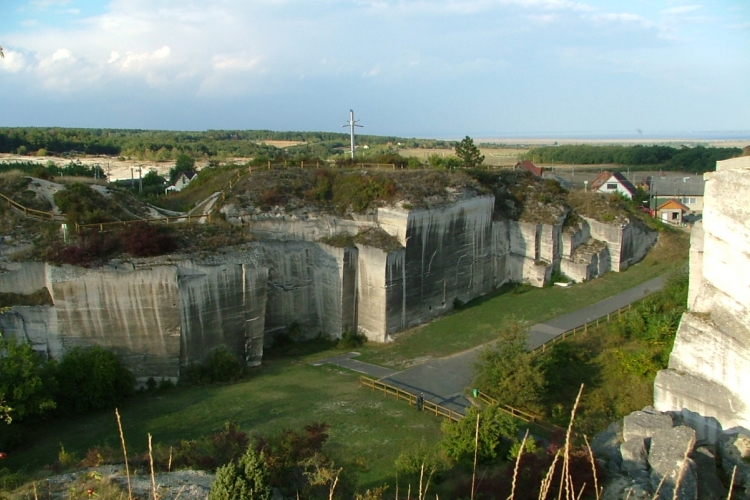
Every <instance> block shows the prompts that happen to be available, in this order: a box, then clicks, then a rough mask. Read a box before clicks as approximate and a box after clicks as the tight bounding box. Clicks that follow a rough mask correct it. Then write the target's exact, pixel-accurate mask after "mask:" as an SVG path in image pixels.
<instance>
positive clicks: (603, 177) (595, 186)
mask: <svg viewBox="0 0 750 500" xmlns="http://www.w3.org/2000/svg"><path fill="white" fill-rule="evenodd" d="M610 177H612V172H610V171H609V170H605V171H604V172H599V175H597V176H596V177H594V180H592V181H591V184H590V186H589V189H591V190H592V191H599V188H600V187H602V186H603V185H604V183H605V182H607V179H609V178H610Z"/></svg>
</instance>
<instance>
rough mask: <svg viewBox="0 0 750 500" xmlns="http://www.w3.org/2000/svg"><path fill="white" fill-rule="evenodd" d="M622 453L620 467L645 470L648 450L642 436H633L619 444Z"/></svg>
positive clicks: (629, 469) (628, 469)
mask: <svg viewBox="0 0 750 500" xmlns="http://www.w3.org/2000/svg"><path fill="white" fill-rule="evenodd" d="M620 453H621V454H622V468H623V469H624V470H627V471H631V470H643V471H645V470H647V469H648V451H647V450H646V441H645V440H644V439H643V438H633V439H629V440H627V441H625V442H624V443H622V444H621V445H620Z"/></svg>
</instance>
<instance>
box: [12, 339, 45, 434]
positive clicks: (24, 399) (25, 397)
mask: <svg viewBox="0 0 750 500" xmlns="http://www.w3.org/2000/svg"><path fill="white" fill-rule="evenodd" d="M51 367H52V365H50V364H49V363H48V362H46V361H45V360H44V359H43V358H42V357H41V356H39V354H37V353H36V352H34V350H33V349H32V348H31V345H30V344H29V343H27V342H17V341H16V340H15V339H13V338H10V339H7V338H5V337H3V336H2V335H0V416H1V417H2V420H4V421H6V422H8V423H10V422H11V421H17V422H20V421H22V420H23V419H24V418H26V417H31V416H41V415H44V414H45V413H47V412H49V411H51V410H53V409H55V401H54V399H53V398H52V393H53V390H54V377H53V374H52V372H51V370H50V368H51Z"/></svg>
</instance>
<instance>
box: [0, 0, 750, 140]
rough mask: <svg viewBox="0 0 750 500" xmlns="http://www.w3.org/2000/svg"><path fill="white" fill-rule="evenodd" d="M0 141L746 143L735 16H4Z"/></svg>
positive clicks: (368, 2)
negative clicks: (198, 138)
mask: <svg viewBox="0 0 750 500" xmlns="http://www.w3.org/2000/svg"><path fill="white" fill-rule="evenodd" d="M0 46H2V47H3V49H4V52H5V58H4V59H0V126H39V127H51V126H65V127H88V128H140V129H169V130H207V129H232V130H234V129H270V130H303V131H331V132H340V131H344V132H345V131H346V130H345V129H343V128H342V126H343V125H345V124H346V123H347V120H348V119H349V110H350V109H353V110H354V112H355V118H356V119H357V120H359V123H360V124H361V125H363V128H362V129H358V131H359V132H362V133H368V134H376V135H397V136H401V137H426V138H446V139H451V138H460V137H463V136H465V135H471V136H473V137H576V136H587V137H599V136H601V137H607V136H622V137H639V136H642V137H658V136H665V137H682V136H685V137H687V136H706V137H709V136H710V137H723V136H726V137H728V138H729V137H738V136H739V137H742V138H745V137H750V90H749V89H750V1H748V0H714V1H701V0H696V1H692V0H690V1H682V0H581V1H573V0H244V1H243V0H240V1H237V0H208V1H207V0H203V1H200V2H198V1H193V0H113V1H109V2H107V1H96V0H0Z"/></svg>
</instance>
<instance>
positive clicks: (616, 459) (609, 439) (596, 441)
mask: <svg viewBox="0 0 750 500" xmlns="http://www.w3.org/2000/svg"><path fill="white" fill-rule="evenodd" d="M621 434H622V426H621V425H620V422H619V421H617V422H613V423H611V424H609V427H607V429H606V430H603V431H601V432H597V433H596V434H595V435H594V438H593V439H592V440H591V451H592V452H593V453H594V456H595V457H596V458H598V459H602V460H605V461H607V462H610V463H612V464H614V465H615V466H617V467H619V466H620V464H621V463H622V455H620V442H621Z"/></svg>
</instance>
